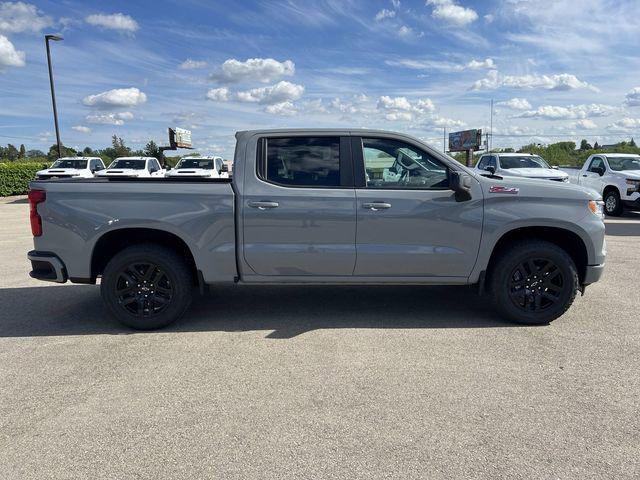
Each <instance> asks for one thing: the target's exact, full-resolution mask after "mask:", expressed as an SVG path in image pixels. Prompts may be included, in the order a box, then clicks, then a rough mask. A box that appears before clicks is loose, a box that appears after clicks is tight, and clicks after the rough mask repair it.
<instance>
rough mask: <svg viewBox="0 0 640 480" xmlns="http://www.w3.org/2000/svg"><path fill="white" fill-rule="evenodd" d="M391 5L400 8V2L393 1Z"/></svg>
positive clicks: (398, 0) (397, 0)
mask: <svg viewBox="0 0 640 480" xmlns="http://www.w3.org/2000/svg"><path fill="white" fill-rule="evenodd" d="M391 5H393V8H400V0H391Z"/></svg>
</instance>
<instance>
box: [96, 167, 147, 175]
mask: <svg viewBox="0 0 640 480" xmlns="http://www.w3.org/2000/svg"><path fill="white" fill-rule="evenodd" d="M143 172H144V170H136V169H135V168H111V169H107V170H101V171H100V172H98V176H100V177H139V176H140V175H141V174H142V173H143Z"/></svg>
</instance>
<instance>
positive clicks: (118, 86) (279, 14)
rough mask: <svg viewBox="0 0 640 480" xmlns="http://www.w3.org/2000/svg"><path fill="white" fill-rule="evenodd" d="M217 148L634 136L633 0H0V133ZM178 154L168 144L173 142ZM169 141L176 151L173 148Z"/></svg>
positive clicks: (10, 139)
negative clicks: (384, 133)
mask: <svg viewBox="0 0 640 480" xmlns="http://www.w3.org/2000/svg"><path fill="white" fill-rule="evenodd" d="M47 33H54V34H59V35H61V36H63V37H64V40H63V41H61V42H53V43H52V44H51V50H52V58H53V69H54V78H55V86H56V95H57V101H58V113H59V119H60V129H61V137H62V141H63V143H64V144H65V145H69V146H72V147H76V148H78V147H79V148H83V147H84V146H87V145H88V146H91V147H93V148H102V147H106V146H108V145H109V143H110V138H111V136H112V135H113V134H117V135H119V136H121V137H122V138H124V140H125V142H126V143H127V145H129V146H131V147H135V148H139V147H142V146H144V144H145V143H146V142H147V141H149V140H154V141H155V142H156V143H158V144H161V145H164V144H166V143H167V142H168V139H167V128H168V127H182V128H187V129H191V130H192V137H193V144H194V147H195V149H196V150H197V151H198V152H200V153H203V154H216V155H223V156H224V157H225V158H232V156H233V148H234V144H235V139H234V133H235V132H236V131H238V130H247V129H255V128H288V127H291V128H294V127H295V128H298V127H354V128H355V127H357V128H360V127H366V128H379V129H385V130H394V131H400V132H405V133H408V134H411V135H414V136H416V137H419V138H421V139H423V140H426V141H427V142H428V143H430V144H432V145H433V146H434V147H436V148H442V147H443V134H444V129H446V130H447V132H449V131H456V130H464V129H468V128H482V129H483V131H485V132H486V131H488V129H489V127H490V114H491V108H490V102H491V100H492V99H493V101H494V111H493V137H492V146H493V147H510V146H520V145H524V144H527V143H531V142H535V143H543V144H544V143H552V142H557V141H565V140H573V141H578V142H579V141H580V139H581V138H586V139H588V140H589V141H590V142H594V141H596V140H597V141H598V142H599V143H601V144H602V143H615V142H617V141H620V140H623V139H628V138H631V137H632V136H634V135H635V136H636V137H640V75H639V73H640V55H638V47H639V44H640V43H639V38H640V35H639V33H640V2H639V1H637V0H617V1H613V0H580V1H579V2H578V1H575V0H574V1H565V0H535V1H528V0H488V1H487V0H485V1H478V0H426V1H424V0H423V1H418V0H416V1H413V0H411V1H410V0H379V1H376V0H369V1H366V0H362V1H356V0H342V1H339V0H317V1H297V0H271V1H254V2H249V1H234V2H231V1H217V0H181V1H180V2H168V1H162V0H159V1H158V0H156V1H142V0H139V1H135V2H131V1H127V2H125V1H118V0H116V1H110V2H98V1H91V0H86V1H73V0H59V1H55V2H53V1H38V2H31V3H29V2H2V1H0V143H1V144H6V143H12V144H15V145H19V144H21V143H24V144H25V145H26V146H27V148H39V149H42V150H45V151H47V150H48V148H49V146H50V145H51V144H53V143H54V142H55V133H54V126H53V117H52V112H51V97H50V92H49V80H48V73H47V64H46V54H45V49H44V35H45V34H47ZM179 153H180V152H179ZM182 153H186V152H182Z"/></svg>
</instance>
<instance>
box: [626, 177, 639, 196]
mask: <svg viewBox="0 0 640 480" xmlns="http://www.w3.org/2000/svg"><path fill="white" fill-rule="evenodd" d="M635 192H640V180H634V179H632V178H627V195H631V194H632V193H635Z"/></svg>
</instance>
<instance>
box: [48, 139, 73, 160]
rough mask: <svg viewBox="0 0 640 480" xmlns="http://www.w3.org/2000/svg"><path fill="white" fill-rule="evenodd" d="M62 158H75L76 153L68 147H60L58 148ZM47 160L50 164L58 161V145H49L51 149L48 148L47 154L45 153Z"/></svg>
mask: <svg viewBox="0 0 640 480" xmlns="http://www.w3.org/2000/svg"><path fill="white" fill-rule="evenodd" d="M60 150H61V152H60V153H62V156H63V157H75V156H76V155H77V152H76V151H75V150H74V149H73V148H70V147H66V146H64V145H61V148H60ZM47 159H48V160H49V161H50V162H55V161H56V160H57V159H58V145H57V144H55V143H54V144H53V145H51V147H50V148H49V153H47Z"/></svg>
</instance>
